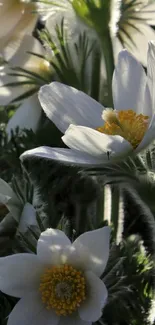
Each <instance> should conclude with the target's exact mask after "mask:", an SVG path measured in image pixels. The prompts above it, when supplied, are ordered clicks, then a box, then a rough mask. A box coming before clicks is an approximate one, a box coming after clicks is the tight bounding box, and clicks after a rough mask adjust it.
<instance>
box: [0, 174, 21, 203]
mask: <svg viewBox="0 0 155 325" xmlns="http://www.w3.org/2000/svg"><path fill="white" fill-rule="evenodd" d="M0 195H1V196H4V198H5V197H8V199H10V198H12V199H14V200H15V201H18V198H17V196H16V194H15V193H14V191H13V190H12V188H11V187H10V185H9V184H8V183H6V182H5V181H4V180H3V179H2V178H0ZM0 202H1V203H4V202H2V201H0Z"/></svg>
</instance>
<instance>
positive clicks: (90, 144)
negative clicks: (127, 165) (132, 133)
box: [62, 125, 133, 162]
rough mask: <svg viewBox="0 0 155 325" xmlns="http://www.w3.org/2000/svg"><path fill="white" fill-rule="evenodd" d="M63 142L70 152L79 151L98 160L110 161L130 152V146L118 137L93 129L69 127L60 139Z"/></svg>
mask: <svg viewBox="0 0 155 325" xmlns="http://www.w3.org/2000/svg"><path fill="white" fill-rule="evenodd" d="M62 140H63V142H64V143H65V144H66V145H67V146H68V147H69V148H71V149H72V150H79V151H82V152H84V153H85V154H89V155H90V156H93V157H97V158H98V159H103V162H104V160H106V161H107V160H108V154H107V153H108V152H109V155H110V160H112V159H113V158H117V157H118V156H119V157H120V156H123V155H126V154H127V153H128V152H130V151H132V150H133V149H132V146H131V144H130V143H129V142H128V141H126V140H125V139H124V138H122V137H121V136H119V135H107V134H104V133H101V132H98V131H96V130H94V129H91V128H88V127H84V126H76V125H70V127H69V128H68V129H67V131H66V132H65V135H64V136H63V137H62Z"/></svg>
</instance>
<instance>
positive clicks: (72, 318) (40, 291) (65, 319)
mask: <svg viewBox="0 0 155 325" xmlns="http://www.w3.org/2000/svg"><path fill="white" fill-rule="evenodd" d="M109 237H110V228H109V227H104V228H100V229H98V230H93V231H90V232H86V233H84V234H82V235H81V236H79V237H78V238H77V239H76V240H75V241H74V242H73V243H71V242H70V240H69V238H68V237H67V236H66V235H65V234H64V233H63V232H62V231H61V230H58V229H50V228H49V229H47V230H46V231H44V232H42V233H41V235H40V238H39V240H38V244H37V255H35V254H27V253H23V254H15V255H11V256H7V257H4V258H3V257H2V258H0V290H1V291H2V292H4V293H6V294H9V295H11V296H14V297H18V298H21V299H20V301H19V302H18V303H17V304H16V306H15V307H14V309H13V310H12V312H11V314H10V315H9V318H8V323H7V325H17V324H22V325H28V324H31V323H32V324H33V325H43V324H44V325H49V324H52V325H64V324H66V325H72V324H76V325H91V324H92V322H95V321H97V320H98V319H99V318H100V317H101V316H102V309H103V307H104V305H105V303H106V300H107V296H108V292H107V289H106V286H105V285H104V283H103V281H102V280H101V279H100V276H101V275H102V273H103V271H104V269H105V266H106V264H107V260H108V257H109ZM12 275H13V276H12Z"/></svg>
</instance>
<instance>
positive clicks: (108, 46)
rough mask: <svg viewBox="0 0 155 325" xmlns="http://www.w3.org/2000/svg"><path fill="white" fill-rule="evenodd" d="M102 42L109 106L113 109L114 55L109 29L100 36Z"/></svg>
mask: <svg viewBox="0 0 155 325" xmlns="http://www.w3.org/2000/svg"><path fill="white" fill-rule="evenodd" d="M99 37H100V41H101V46H102V51H103V55H104V60H105V67H106V74H107V86H108V106H109V107H113V97H112V76H113V72H114V67H115V66H114V54H113V46H112V40H111V36H110V31H109V27H107V29H106V31H104V35H103V34H100V35H99Z"/></svg>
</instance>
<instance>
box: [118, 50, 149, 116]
mask: <svg viewBox="0 0 155 325" xmlns="http://www.w3.org/2000/svg"><path fill="white" fill-rule="evenodd" d="M145 87H146V74H145V71H144V69H143V67H142V65H141V64H140V63H139V62H138V61H137V60H136V59H135V58H134V57H133V56H132V55H131V54H129V52H128V51H126V50H122V51H121V52H120V53H119V56H118V63H117V65H116V68H115V71H114V74H113V81H112V89H113V100H114V108H115V109H116V110H127V109H132V110H134V111H136V113H137V114H140V113H143V114H144V112H146V107H144V93H145ZM145 115H146V114H145Z"/></svg>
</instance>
